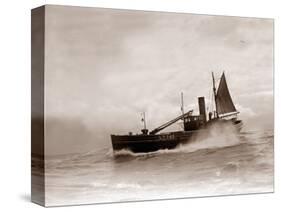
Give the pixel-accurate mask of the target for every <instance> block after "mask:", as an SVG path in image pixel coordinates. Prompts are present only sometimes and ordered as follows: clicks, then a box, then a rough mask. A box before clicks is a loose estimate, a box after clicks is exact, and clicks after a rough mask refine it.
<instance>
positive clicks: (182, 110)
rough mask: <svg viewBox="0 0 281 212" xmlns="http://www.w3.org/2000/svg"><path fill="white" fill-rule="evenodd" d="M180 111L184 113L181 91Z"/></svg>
mask: <svg viewBox="0 0 281 212" xmlns="http://www.w3.org/2000/svg"><path fill="white" fill-rule="evenodd" d="M181 112H182V115H183V114H184V105H183V92H181Z"/></svg>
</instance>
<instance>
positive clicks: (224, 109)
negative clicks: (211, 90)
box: [216, 73, 236, 115]
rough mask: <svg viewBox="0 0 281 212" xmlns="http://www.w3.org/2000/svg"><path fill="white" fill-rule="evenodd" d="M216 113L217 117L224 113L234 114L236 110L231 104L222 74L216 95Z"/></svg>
mask: <svg viewBox="0 0 281 212" xmlns="http://www.w3.org/2000/svg"><path fill="white" fill-rule="evenodd" d="M216 104H217V113H218V114H219V115H222V114H225V113H232V112H236V108H235V106H234V104H233V102H232V99H231V96H230V93H229V90H228V87H227V84H226V79H225V76H224V73H223V74H222V77H221V80H220V84H219V87H218V91H217V95H216Z"/></svg>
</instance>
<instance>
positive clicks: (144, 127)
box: [142, 112, 146, 130]
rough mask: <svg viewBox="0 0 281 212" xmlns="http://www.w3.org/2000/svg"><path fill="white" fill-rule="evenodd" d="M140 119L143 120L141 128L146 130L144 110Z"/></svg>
mask: <svg viewBox="0 0 281 212" xmlns="http://www.w3.org/2000/svg"><path fill="white" fill-rule="evenodd" d="M142 116H143V117H142V121H143V129H145V130H146V120H145V112H143V113H142Z"/></svg>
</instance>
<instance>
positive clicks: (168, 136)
mask: <svg viewBox="0 0 281 212" xmlns="http://www.w3.org/2000/svg"><path fill="white" fill-rule="evenodd" d="M212 82H213V99H214V102H215V110H214V111H210V112H209V113H208V116H207V114H206V107H205V98H204V97H198V106H199V114H198V115H194V114H193V110H189V111H188V112H186V113H185V112H184V106H183V94H182V95H181V102H182V105H181V112H182V114H181V115H180V116H178V117H176V118H174V119H173V120H170V121H168V122H166V123H164V124H163V125H161V126H159V127H157V128H155V129H153V130H151V131H149V130H148V129H147V127H146V119H145V113H143V118H142V121H143V123H144V127H143V129H142V130H141V133H140V134H133V133H131V132H130V133H128V134H127V135H111V142H112V147H113V150H114V151H116V150H122V149H128V150H130V151H132V152H153V151H157V150H160V149H173V148H176V147H177V146H178V145H179V144H184V143H188V142H189V141H191V140H192V138H194V137H195V136H198V135H201V134H206V133H208V132H209V131H210V130H212V129H213V126H222V127H223V126H226V125H231V126H233V127H234V128H235V129H237V131H239V130H240V129H241V127H242V121H241V120H239V119H238V114H239V111H237V110H236V108H235V105H234V104H233V101H232V98H231V95H230V92H229V89H228V86H227V82H226V78H225V74H224V72H223V73H222V75H221V78H220V82H219V86H218V89H217V88H216V85H215V77H214V73H212ZM178 121H182V124H183V129H182V130H180V131H174V132H162V133H160V132H161V131H162V130H164V129H165V128H167V127H169V126H171V125H172V124H175V123H176V122H178Z"/></svg>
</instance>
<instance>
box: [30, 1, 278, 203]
mask: <svg viewBox="0 0 281 212" xmlns="http://www.w3.org/2000/svg"><path fill="white" fill-rule="evenodd" d="M31 27H32V31H31V36H32V38H31V44H32V47H31V50H32V80H31V81H32V87H31V90H32V102H31V104H32V125H31V128H32V132H31V137H32V150H31V153H32V155H31V157H32V163H31V165H32V168H31V169H32V194H31V197H32V201H33V202H35V203H38V204H41V205H44V206H62V205H79V204H92V203H112V202H131V201H145V200H164V199H175V198H190V197H206V196H222V195H238V194H256V193H271V192H273V191H274V89H273V87H274V86H273V81H274V20H273V19H269V18H252V17H251V18H248V17H235V16H218V15H207V14H189V13H174V12H153V11H140V10H124V9H105V8H93V7H76V6H58V5H45V6H41V7H38V8H34V9H33V10H32V12H31Z"/></svg>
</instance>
